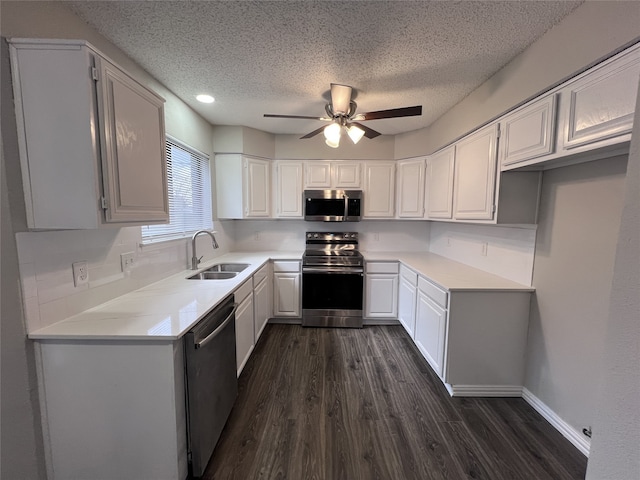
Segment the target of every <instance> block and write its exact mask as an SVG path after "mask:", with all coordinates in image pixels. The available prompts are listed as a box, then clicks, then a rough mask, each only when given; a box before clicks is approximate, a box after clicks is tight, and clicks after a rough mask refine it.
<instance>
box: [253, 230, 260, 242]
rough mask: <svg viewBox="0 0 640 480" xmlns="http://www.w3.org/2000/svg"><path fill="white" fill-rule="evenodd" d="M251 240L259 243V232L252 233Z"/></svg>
mask: <svg viewBox="0 0 640 480" xmlns="http://www.w3.org/2000/svg"><path fill="white" fill-rule="evenodd" d="M253 239H254V240H255V241H256V242H259V241H260V232H253Z"/></svg>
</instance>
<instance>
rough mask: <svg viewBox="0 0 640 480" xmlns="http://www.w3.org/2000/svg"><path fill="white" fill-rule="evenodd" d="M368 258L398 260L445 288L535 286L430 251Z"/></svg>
mask: <svg viewBox="0 0 640 480" xmlns="http://www.w3.org/2000/svg"><path fill="white" fill-rule="evenodd" d="M362 254H363V255H364V258H365V259H366V260H367V261H372V260H373V261H375V260H378V261H381V262H383V261H400V262H402V263H403V264H404V265H405V266H407V267H409V268H410V269H412V270H414V271H415V272H416V273H419V274H421V275H424V276H425V277H427V278H429V280H431V282H432V283H436V284H438V285H439V286H441V287H442V288H444V289H445V290H449V291H456V290H478V291H483V290H499V291H524V292H533V291H535V289H534V288H533V287H530V286H528V285H522V284H520V283H517V282H514V281H512V280H507V279H506V278H503V277H499V276H498V275H493V274H491V273H487V272H485V271H483V270H479V269H477V268H474V267H470V266H468V265H465V264H464V263H459V262H455V261H453V260H449V259H448V258H445V257H442V256H440V255H436V254H435V253H429V252H366V251H363V252H362Z"/></svg>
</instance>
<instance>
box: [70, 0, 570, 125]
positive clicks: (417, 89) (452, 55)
mask: <svg viewBox="0 0 640 480" xmlns="http://www.w3.org/2000/svg"><path fill="white" fill-rule="evenodd" d="M64 3H66V4H67V5H69V6H70V8H71V9H72V10H73V11H74V12H75V13H76V14H78V15H79V16H80V17H82V18H83V19H84V20H85V21H86V22H87V23H89V24H90V25H92V26H93V27H94V28H95V29H97V30H98V31H99V32H100V33H101V34H102V35H104V36H105V37H107V38H108V39H110V40H111V41H112V42H113V43H114V44H116V45H117V46H118V47H120V48H121V49H122V50H123V51H125V52H126V53H127V54H128V55H129V56H130V57H131V58H133V59H134V60H135V61H136V62H137V63H139V64H140V65H141V66H142V67H143V68H145V69H146V70H147V71H148V72H149V73H150V74H151V75H153V76H154V77H156V78H157V79H158V80H159V81H161V82H162V83H163V84H164V85H166V86H167V87H168V88H169V89H170V90H172V91H173V92H174V93H175V94H176V95H178V96H179V97H180V98H182V99H183V100H184V101H185V102H186V103H188V104H189V105H191V106H192V107H193V108H194V110H196V111H198V112H199V113H200V114H201V115H202V116H203V117H205V118H206V119H208V120H209V121H210V122H211V123H212V124H214V125H246V126H250V127H253V128H257V129H260V130H263V131H267V132H272V133H296V134H301V133H306V132H308V131H310V130H314V129H316V128H318V127H319V126H321V125H322V124H321V123H320V122H317V121H312V120H283V119H268V118H263V117H262V114H263V113H279V114H288V115H312V116H315V115H318V116H320V115H323V114H324V105H325V103H326V102H327V99H328V96H327V95H328V90H329V84H330V83H332V82H333V83H342V84H346V85H351V86H353V87H354V88H355V89H356V98H355V100H356V102H357V103H358V112H367V111H374V110H382V109H388V108H396V107H404V106H411V105H423V114H422V116H420V117H415V118H401V119H387V120H375V121H370V122H367V125H368V126H370V127H372V128H375V129H376V130H378V131H380V132H382V133H384V134H395V133H400V132H405V131H410V130H415V129H418V128H422V127H425V126H427V125H429V124H430V123H432V122H433V121H434V120H436V119H437V118H438V117H440V116H441V115H442V114H443V113H445V112H446V111H447V110H448V109H450V108H451V107H452V106H453V105H455V104H456V103H458V102H459V101H460V100H461V99H462V98H464V97H465V96H466V95H468V94H469V93H470V92H471V91H473V90H474V89H475V88H476V87H477V86H479V85H480V84H481V83H482V82H484V81H485V80H486V79H488V78H489V77H490V76H491V75H492V74H493V73H495V72H496V71H497V70H499V69H500V68H501V67H503V66H504V65H505V64H506V63H508V62H509V61H510V60H511V59H512V58H513V57H514V56H516V55H517V54H518V53H520V52H521V51H523V50H524V49H525V48H526V47H527V46H529V45H530V44H531V43H532V42H534V41H535V40H536V39H537V38H539V37H540V36H542V35H543V34H544V33H545V32H546V31H547V30H549V29H550V28H551V27H552V26H553V25H555V24H556V23H558V22H559V21H560V20H561V19H562V18H563V17H564V16H566V15H567V14H569V13H570V12H571V11H572V10H573V9H575V8H576V7H577V6H578V5H579V4H580V3H582V0H580V1H569V0H562V1H538V0H536V1H460V2H454V1H426V0H424V1H417V2H414V1H364V0H361V1H337V2H336V1H302V0H298V1H200V2H192V1H74V2H64ZM198 93H209V94H211V95H213V96H214V97H215V98H216V101H215V103H213V104H210V105H203V104H200V103H198V102H197V101H196V100H195V98H194V97H195V95H196V94H198Z"/></svg>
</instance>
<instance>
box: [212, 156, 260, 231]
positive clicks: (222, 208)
mask: <svg viewBox="0 0 640 480" xmlns="http://www.w3.org/2000/svg"><path fill="white" fill-rule="evenodd" d="M215 164H216V165H215V168H216V198H217V201H216V205H217V208H218V217H219V218H236V219H239V218H265V217H267V218H268V217H269V216H270V215H271V208H270V206H271V188H270V185H271V182H270V179H271V175H270V171H271V165H270V162H269V161H268V160H263V159H259V158H253V157H247V156H244V155H240V154H236V153H224V154H218V155H216V157H215Z"/></svg>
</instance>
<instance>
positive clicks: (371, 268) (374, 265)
mask: <svg viewBox="0 0 640 480" xmlns="http://www.w3.org/2000/svg"><path fill="white" fill-rule="evenodd" d="M366 271H367V273H398V263H397V262H367V263H366Z"/></svg>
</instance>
